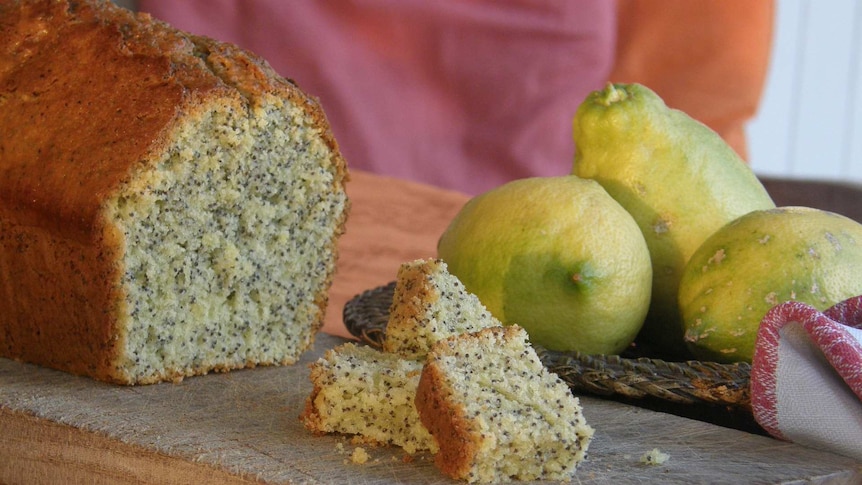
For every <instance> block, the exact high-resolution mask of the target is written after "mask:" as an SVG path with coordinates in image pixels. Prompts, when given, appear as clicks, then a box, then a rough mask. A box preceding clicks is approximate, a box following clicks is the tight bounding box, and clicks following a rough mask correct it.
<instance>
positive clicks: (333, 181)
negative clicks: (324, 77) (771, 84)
mask: <svg viewBox="0 0 862 485" xmlns="http://www.w3.org/2000/svg"><path fill="white" fill-rule="evenodd" d="M0 32H4V34H3V35H0V132H2V135H0V306H2V307H3V308H4V311H0V356H5V357H10V358H14V359H18V360H23V361H27V362H33V363H37V364H40V365H45V366H49V367H54V368H57V369H61V370H64V371H68V372H72V373H76V374H83V375H89V376H91V377H94V378H96V379H100V380H105V381H111V382H116V383H122V384H146V383H154V382H159V381H164V380H178V379H182V378H183V377H185V376H192V375H198V374H203V373H206V372H209V371H225V370H229V369H234V368H240V367H252V366H257V365H272V364H290V363H293V362H295V361H296V360H297V359H298V358H299V356H300V354H301V353H302V352H303V351H305V350H306V349H307V348H308V347H309V346H310V345H311V344H312V342H313V339H314V335H315V334H316V332H317V330H318V329H319V328H320V326H321V325H322V322H323V318H324V312H325V308H326V304H327V295H328V290H329V286H330V284H331V282H332V278H333V275H334V272H335V265H336V259H337V239H338V237H339V236H340V235H341V234H342V233H343V230H344V223H345V220H346V217H347V212H348V209H349V201H348V199H347V196H346V192H345V188H344V186H345V183H346V181H347V179H348V175H347V167H346V164H345V162H344V159H343V158H342V156H341V154H340V152H339V150H338V145H337V143H336V142H335V140H334V138H333V136H332V133H331V130H330V129H329V126H328V124H327V122H326V119H325V115H324V114H323V111H322V108H321V107H320V106H319V104H318V103H317V101H316V100H315V99H314V98H312V97H311V96H308V95H307V94H306V93H304V92H302V91H301V90H300V89H299V87H298V86H296V85H295V84H294V83H293V82H292V81H289V80H286V79H284V78H282V77H281V76H279V75H278V74H276V73H275V72H274V71H273V70H272V69H271V67H269V65H268V64H267V63H266V62H265V61H264V60H262V59H260V58H257V57H256V56H254V54H252V53H249V52H246V51H243V50H241V49H239V48H238V47H236V46H232V45H230V44H225V43H221V42H218V41H215V40H212V39H208V38H203V37H197V36H193V35H190V34H187V33H184V32H180V31H177V30H175V29H173V28H171V27H170V26H169V25H167V24H164V23H162V22H159V21H156V20H154V19H152V18H149V17H148V16H146V15H141V14H139V15H134V14H132V13H130V12H128V11H125V10H122V9H120V8H118V7H116V6H113V5H112V4H111V2H108V1H105V0H81V1H38V0H34V1H11V2H4V3H2V4H0ZM6 33H8V35H6Z"/></svg>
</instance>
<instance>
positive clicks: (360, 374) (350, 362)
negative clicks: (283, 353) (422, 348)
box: [302, 343, 437, 454]
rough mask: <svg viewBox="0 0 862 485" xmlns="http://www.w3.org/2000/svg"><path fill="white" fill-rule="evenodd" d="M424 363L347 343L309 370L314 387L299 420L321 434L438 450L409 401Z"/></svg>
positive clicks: (408, 449) (406, 448) (407, 448)
mask: <svg viewBox="0 0 862 485" xmlns="http://www.w3.org/2000/svg"><path fill="white" fill-rule="evenodd" d="M421 372H422V362H421V361H418V360H410V359H403V358H401V357H400V356H399V355H397V354H391V353H387V352H381V351H379V350H376V349H373V348H371V347H367V346H362V345H357V344H355V343H346V344H343V345H340V346H338V347H335V348H333V349H331V350H329V351H327V353H326V355H325V356H324V357H323V358H322V359H320V360H318V361H317V362H316V363H315V364H314V365H313V366H312V368H311V381H312V382H313V383H314V390H313V391H312V393H311V395H310V396H309V398H308V403H307V405H306V408H305V412H304V413H303V415H302V420H303V422H304V424H305V426H306V428H308V429H310V430H312V431H315V432H321V433H332V432H337V433H344V434H350V435H358V436H361V437H362V438H365V439H368V440H371V441H373V442H376V443H383V444H394V445H398V446H401V447H402V448H404V451H406V452H407V453H411V454H412V453H416V452H418V451H431V452H436V451H437V444H436V442H435V441H434V439H433V438H432V437H431V435H430V434H429V433H428V430H426V429H425V427H424V426H423V425H422V423H421V422H420V421H419V414H418V413H417V412H416V406H415V405H414V403H413V400H414V398H415V397H416V386H417V385H418V384H419V375H420V373H421Z"/></svg>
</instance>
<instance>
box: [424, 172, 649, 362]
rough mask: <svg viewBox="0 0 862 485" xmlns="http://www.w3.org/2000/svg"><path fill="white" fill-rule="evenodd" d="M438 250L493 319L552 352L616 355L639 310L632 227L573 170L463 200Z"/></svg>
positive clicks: (644, 283)
mask: <svg viewBox="0 0 862 485" xmlns="http://www.w3.org/2000/svg"><path fill="white" fill-rule="evenodd" d="M438 256H439V257H440V258H441V259H443V260H444V261H445V262H446V263H447V265H448V266H449V271H450V272H451V273H452V274H454V275H455V276H457V277H458V278H459V279H460V280H461V281H462V282H463V283H464V285H465V286H466V287H467V289H468V290H469V291H470V292H472V293H474V294H475V295H476V296H478V297H479V299H480V300H481V301H482V303H483V304H484V305H485V306H486V307H487V308H488V310H489V311H490V312H491V313H492V314H493V315H494V316H496V317H497V318H498V319H500V320H501V321H502V322H504V323H506V324H513V323H517V324H519V325H521V326H522V327H524V328H525V329H526V330H527V331H528V333H529V335H530V340H531V341H532V342H533V343H535V344H539V345H542V346H544V347H545V348H549V349H552V350H563V351H569V350H577V351H580V352H585V353H590V354H617V353H619V352H621V351H622V350H623V349H625V348H626V347H627V346H628V345H629V344H630V343H631V342H632V341H633V340H634V338H635V336H636V335H637V333H638V331H639V330H640V328H641V326H642V325H643V321H644V317H645V316H646V312H647V310H648V308H649V301H650V288H651V281H652V266H651V264H650V259H649V251H648V250H647V246H646V242H645V241H644V238H643V235H642V234H641V232H640V230H639V229H638V226H637V224H636V223H635V221H634V220H633V219H632V217H631V215H629V214H628V212H626V211H625V209H623V208H622V206H620V205H619V204H618V203H617V202H616V201H614V199H613V198H612V197H611V196H610V195H608V193H607V192H606V191H605V190H604V189H603V188H602V187H601V185H599V184H598V183H596V182H594V181H591V180H585V179H582V178H579V177H576V176H574V175H567V176H560V177H536V178H526V179H520V180H516V181H513V182H509V183H507V184H505V185H501V186H499V187H496V188H494V189H491V190H490V191H488V192H485V193H483V194H481V195H478V196H476V197H474V198H472V199H471V200H469V201H468V202H467V204H465V205H464V207H463V208H462V209H461V211H460V212H459V213H458V214H457V215H456V216H455V218H454V219H453V220H452V221H451V223H450V225H449V227H448V228H447V229H446V231H445V232H444V233H443V235H442V236H441V238H440V240H439V243H438Z"/></svg>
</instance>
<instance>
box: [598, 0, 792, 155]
mask: <svg viewBox="0 0 862 485" xmlns="http://www.w3.org/2000/svg"><path fill="white" fill-rule="evenodd" d="M617 1H618V7H619V10H618V26H617V28H618V38H617V48H616V56H617V59H616V64H615V66H614V68H613V70H612V72H611V76H610V80H611V81H612V82H627V83H628V82H638V83H641V84H644V85H646V86H648V87H650V88H651V89H652V90H654V91H655V92H656V93H658V94H659V96H661V97H662V98H663V99H664V100H665V102H666V103H667V104H668V106H670V107H673V108H677V109H680V110H682V111H685V112H686V113H688V114H689V115H690V116H692V117H693V118H695V119H697V120H700V121H701V122H703V123H705V124H706V125H708V126H709V127H710V128H712V129H713V130H715V131H716V132H718V133H719V134H720V135H721V136H722V137H724V139H725V140H726V141H727V142H728V143H729V144H730V145H731V146H733V147H734V149H736V151H737V152H738V153H739V154H740V155H741V156H742V157H743V158H746V156H747V147H746V143H745V132H744V125H745V123H746V122H747V121H748V120H749V119H750V118H751V117H752V116H754V114H755V112H756V111H757V107H758V103H759V101H760V99H761V96H762V93H763V88H764V84H765V79H766V72H767V69H768V67H769V58H770V54H771V48H772V30H773V22H774V14H775V5H774V0H617Z"/></svg>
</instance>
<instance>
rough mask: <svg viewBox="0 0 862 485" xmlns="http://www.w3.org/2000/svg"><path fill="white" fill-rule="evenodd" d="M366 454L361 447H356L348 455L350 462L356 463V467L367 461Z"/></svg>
mask: <svg viewBox="0 0 862 485" xmlns="http://www.w3.org/2000/svg"><path fill="white" fill-rule="evenodd" d="M368 458H369V456H368V452H367V451H365V448H363V447H361V446H357V447H356V448H354V449H353V453H351V454H350V461H352V462H353V463H356V464H357V465H361V464H363V463H366V462H367V461H368Z"/></svg>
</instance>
